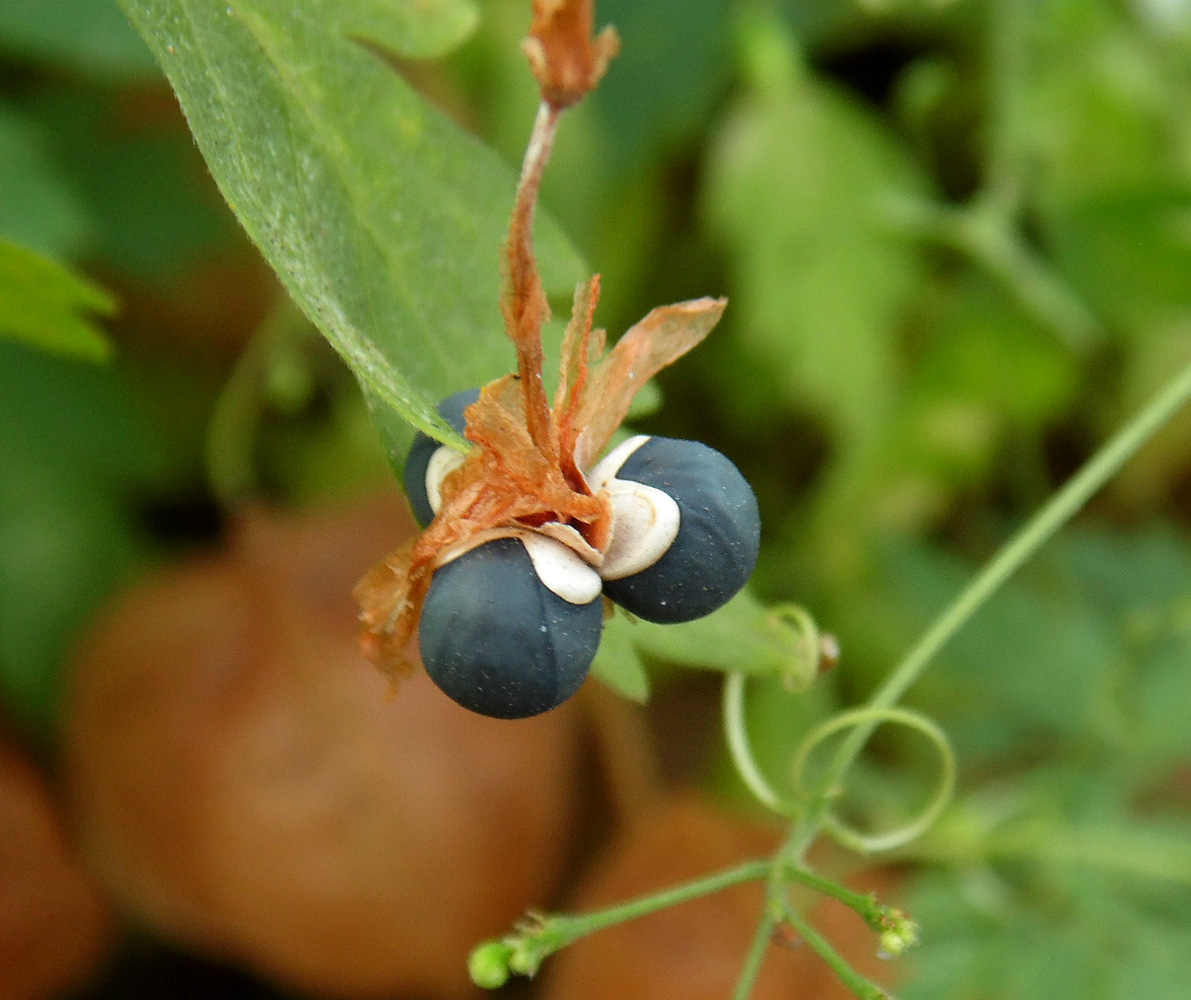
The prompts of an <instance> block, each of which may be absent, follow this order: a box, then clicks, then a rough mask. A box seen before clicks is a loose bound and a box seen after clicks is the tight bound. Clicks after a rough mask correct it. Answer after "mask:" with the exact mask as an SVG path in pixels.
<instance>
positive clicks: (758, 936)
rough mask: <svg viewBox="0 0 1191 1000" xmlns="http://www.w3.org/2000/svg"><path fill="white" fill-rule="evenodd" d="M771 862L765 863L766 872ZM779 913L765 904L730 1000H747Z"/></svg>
mask: <svg viewBox="0 0 1191 1000" xmlns="http://www.w3.org/2000/svg"><path fill="white" fill-rule="evenodd" d="M771 868H772V864H769V865H767V872H768V871H769V870H771ZM780 919H781V918H780V915H779V914H778V913H774V911H773V907H772V905H766V907H765V910H764V911H763V912H762V914H761V919H760V920H759V921H758V922H757V929H756V930H755V931H754V932H753V941H752V944H750V945H749V950H748V954H747V955H746V956H745V959H744V967H743V968H742V969H741V971H740V978H739V979H738V980H737V981H736V989H735V990H733V991H732V1000H748V998H749V996H750V995H751V994H752V992H753V987H754V986H756V984H757V976H759V975H760V974H761V963H762V962H764V961H765V952H766V951H768V950H769V942H770V941H771V940H772V939H773V932H774V930H776V928H777V925H778V922H779V920H780Z"/></svg>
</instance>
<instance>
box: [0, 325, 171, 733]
mask: <svg viewBox="0 0 1191 1000" xmlns="http://www.w3.org/2000/svg"><path fill="white" fill-rule="evenodd" d="M0 427H3V428H4V432H3V433H0V469H2V470H3V474H0V607H2V608H3V609H4V611H3V613H2V614H0V701H2V702H3V706H2V711H3V714H4V715H6V716H7V717H10V718H12V719H14V720H15V721H17V722H19V723H21V724H24V725H25V726H27V727H29V728H31V729H36V730H38V731H39V733H40V734H41V735H46V734H47V733H48V732H49V731H50V728H51V723H52V719H53V716H54V712H55V710H56V707H57V697H58V694H59V686H60V679H61V676H62V671H63V667H64V664H65V662H66V656H67V650H68V648H69V645H70V643H71V642H72V641H73V640H74V638H75V636H76V634H77V632H78V631H79V629H80V628H81V627H82V626H83V625H84V623H85V622H86V620H87V618H88V617H89V615H91V614H92V613H94V611H95V609H96V608H97V606H98V605H99V603H100V602H101V601H102V600H103V599H104V598H105V597H107V596H108V595H109V594H110V593H111V591H112V589H113V588H114V587H115V586H116V585H117V584H118V583H120V582H121V581H122V580H124V579H126V578H127V575H128V573H129V572H130V571H131V570H132V568H133V567H134V566H135V565H136V564H137V563H139V562H143V561H144V560H145V558H146V557H147V555H148V551H147V549H148V545H147V542H146V540H145V537H144V534H143V532H142V530H141V528H140V526H139V525H138V517H139V516H140V515H142V514H143V511H141V510H138V509H137V508H136V505H135V503H134V502H133V500H134V498H143V497H144V495H145V494H146V492H147V491H148V490H149V489H151V488H158V489H160V488H161V486H162V484H163V483H164V482H165V480H166V479H167V478H168V477H169V475H170V474H171V469H170V466H171V463H172V461H173V458H174V455H173V452H172V449H171V446H170V445H167V444H166V441H165V440H164V439H163V437H162V436H160V427H159V426H157V425H156V424H154V423H153V422H152V421H150V420H149V419H147V417H146V414H145V413H144V412H143V411H142V408H141V405H140V400H138V399H137V398H136V394H135V393H134V392H133V391H132V389H131V386H130V385H129V383H128V381H127V379H126V372H124V371H123V370H122V368H121V367H120V366H117V365H104V366H97V365H90V364H80V363H79V362H78V361H75V360H72V359H68V358H64V357H60V356H55V355H51V354H46V353H44V352H41V351H35V350H32V349H30V348H29V347H27V346H25V345H24V344H18V343H15V342H13V341H10V340H0Z"/></svg>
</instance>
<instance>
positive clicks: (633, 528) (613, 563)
mask: <svg viewBox="0 0 1191 1000" xmlns="http://www.w3.org/2000/svg"><path fill="white" fill-rule="evenodd" d="M648 440H649V435H648V434H638V435H636V436H635V437H631V438H629V439H628V440H627V441H622V442H621V443H620V444H618V445H617V446H616V447H615V448H613V449H612V450H611V451H610V452H608V454H607V455H605V456H604V457H603V458H602V459H601V460H600V461H599V462H597V463H596V466H595V468H593V469H592V470H591V474H590V475H589V476H588V477H587V479H588V482H589V483H590V484H591V488H592V489H593V490H597V491H598V490H601V489H603V490H606V491H607V493H608V495H609V496H610V497H611V499H612V540H611V541H610V542H609V543H608V548H607V551H605V552H604V561H603V562H602V563H601V564H600V576H601V577H603V578H604V579H605V580H621V579H623V578H624V577H626V576H633V575H635V574H637V573H640V572H641V571H642V570H644V569H648V568H649V567H650V566H652V565H653V564H654V563H656V562H657V561H658V560H659V559H661V558H662V556H663V555H665V554H666V551H667V550H668V549H669V548H670V546H671V545H673V544H674V539H675V538H677V537H678V528H679V524H680V522H681V515H680V513H679V509H678V504H677V503H675V501H674V498H673V497H672V496H670V495H669V494H668V493H666V492H664V491H663V490H659V489H657V488H656V487H654V486H646V485H645V484H644V483H634V482H631V481H630V480H625V479H617V478H616V473H618V472H619V471H620V468H621V466H622V465H624V463H625V462H627V461H628V460H629V457H630V456H631V455H632V454H633V452H635V451H636V450H637V449H638V448H640V447H641V446H642V445H643V444H645V442H646V441H648Z"/></svg>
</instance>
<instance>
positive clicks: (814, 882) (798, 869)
mask: <svg viewBox="0 0 1191 1000" xmlns="http://www.w3.org/2000/svg"><path fill="white" fill-rule="evenodd" d="M782 871H783V872H784V873H785V874H786V875H788V876H789V877H790V878H791V879H792V880H793V881H795V882H801V883H802V884H803V885H805V886H807V887H808V888H810V889H814V890H815V892H821V893H822V894H823V895H824V896H830V897H831V898H832V899H838V900H839V901H840V902H841V903H843V904H844V906H846V907H848V909H850V910H855V911H856V912H857V913H858V914H859V915H860V917H861V918H862V919H863V920H864V922H865V923H867V924H872V922H873V920H875V919H877V918H878V917H879V916H880V910H881V904H880V903H878V902H877V899H876V897H875V896H873V895H870V894H867V893H863V892H855V891H853V890H852V889H849V888H848V887H847V886H843V885H840V884H839V883H838V882H832V881H831V879H829V878H823V876H822V875H816V874H815V873H814V872H813V871H811V870H810V869H809V868H803V867H802V866H800V865H790V866H787V867H784V868H783V869H782Z"/></svg>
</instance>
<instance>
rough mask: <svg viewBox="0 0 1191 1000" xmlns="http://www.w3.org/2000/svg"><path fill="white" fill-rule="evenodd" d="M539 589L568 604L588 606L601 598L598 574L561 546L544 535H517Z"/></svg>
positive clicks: (560, 543)
mask: <svg viewBox="0 0 1191 1000" xmlns="http://www.w3.org/2000/svg"><path fill="white" fill-rule="evenodd" d="M518 537H519V538H520V539H521V542H522V544H523V545H524V546H525V551H526V552H528V553H529V561H530V562H532V563H533V570H534V572H535V573H536V574H537V576H538V579H539V580H541V581H542V586H543V587H545V588H546V589H547V590H550V591H552V592H553V593H555V594H557V595H558V596H559V597H561V598H562V599H563V600H564V601H567V602H568V603H570V604H590V603H591V602H592V601H594V600H595V599H596V598H597V597H599V595H600V591H601V589H603V581H601V580H600V574H599V573H597V572H596V571H595V570H594V569H592V568H591V567H590V566H588V565H587V563H585V562H584V561H583V560H582V559H580V558H579V556H578V555H577V554H576V553H575V552H573V551H572V550H571V549H569V548H567V547H566V546H565V545H563V544H562V542H556V541H555V540H554V539H553V538H547V537H546V536H545V535H537V534H533V533H532V532H528V531H527V532H525V533H524V534H520V535H518Z"/></svg>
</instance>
